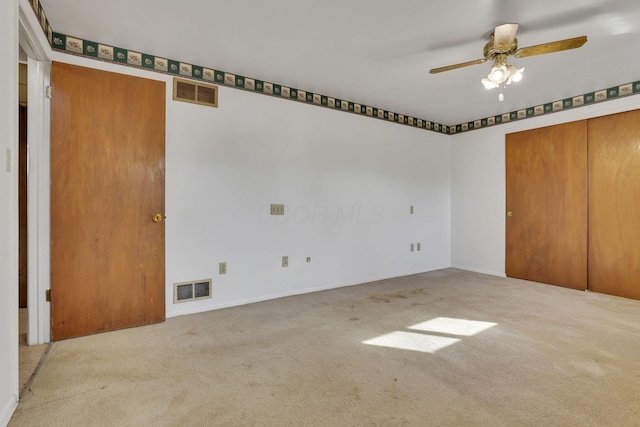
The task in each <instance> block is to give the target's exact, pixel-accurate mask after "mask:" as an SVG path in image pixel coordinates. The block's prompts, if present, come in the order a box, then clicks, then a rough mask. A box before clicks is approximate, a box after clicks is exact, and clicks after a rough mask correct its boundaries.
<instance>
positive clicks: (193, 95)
mask: <svg viewBox="0 0 640 427" xmlns="http://www.w3.org/2000/svg"><path fill="white" fill-rule="evenodd" d="M173 100H174V101H183V102H191V103H193V104H200V105H208V106H209V107H217V106H218V86H215V85H208V84H204V83H197V82H192V81H190V80H184V79H177V78H174V79H173Z"/></svg>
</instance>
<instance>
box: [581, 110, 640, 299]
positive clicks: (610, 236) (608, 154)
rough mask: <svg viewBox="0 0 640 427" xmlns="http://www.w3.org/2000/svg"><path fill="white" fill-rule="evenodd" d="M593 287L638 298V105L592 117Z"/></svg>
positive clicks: (590, 145)
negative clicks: (618, 112)
mask: <svg viewBox="0 0 640 427" xmlns="http://www.w3.org/2000/svg"><path fill="white" fill-rule="evenodd" d="M589 289H591V290H593V291H595V292H603V293H607V294H611V295H618V296H623V297H627V298H635V299H640V110H635V111H630V112H627V113H621V114H615V115H612V116H605V117H598V118H596V119H591V120H589Z"/></svg>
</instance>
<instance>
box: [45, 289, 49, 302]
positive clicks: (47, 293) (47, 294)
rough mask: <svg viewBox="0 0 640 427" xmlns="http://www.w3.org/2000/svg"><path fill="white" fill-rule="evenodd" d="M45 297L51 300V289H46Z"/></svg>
mask: <svg viewBox="0 0 640 427" xmlns="http://www.w3.org/2000/svg"><path fill="white" fill-rule="evenodd" d="M44 295H45V296H44V299H45V300H46V301H47V302H51V289H47V290H46V291H44Z"/></svg>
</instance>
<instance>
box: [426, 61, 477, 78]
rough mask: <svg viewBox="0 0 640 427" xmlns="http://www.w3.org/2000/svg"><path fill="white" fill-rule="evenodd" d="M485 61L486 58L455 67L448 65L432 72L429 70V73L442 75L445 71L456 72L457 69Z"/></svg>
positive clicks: (433, 69)
mask: <svg viewBox="0 0 640 427" xmlns="http://www.w3.org/2000/svg"><path fill="white" fill-rule="evenodd" d="M485 61H486V59H484V58H482V59H476V60H475V61H469V62H462V63H460V64H455V65H447V66H446V67H440V68H432V69H431V70H429V72H430V73H431V74H437V73H442V72H443V71H450V70H455V69H457V68H462V67H468V66H470V65H477V64H482V63H483V62H485Z"/></svg>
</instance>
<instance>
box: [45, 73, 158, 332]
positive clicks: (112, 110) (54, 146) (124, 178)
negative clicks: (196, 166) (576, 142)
mask: <svg viewBox="0 0 640 427" xmlns="http://www.w3.org/2000/svg"><path fill="white" fill-rule="evenodd" d="M51 80H52V86H53V94H54V95H53V99H52V102H51V335H52V339H54V340H59V339H64V338H70V337H76V336H80V335H87V334H94V333H97V332H104V331H110V330H114V329H121V328H127V327H131V326H139V325H144V324H148V323H154V322H160V321H162V320H164V318H165V271H164V223H163V222H162V221H160V222H153V221H152V217H153V215H155V214H160V215H161V216H160V218H162V216H163V215H164V163H165V83H164V82H159V81H154V80H146V79H141V78H137V77H131V76H126V75H122V74H115V73H108V72H104V71H98V70H93V69H89V68H83V67H77V66H74V65H68V64H61V63H56V62H54V63H53V66H52V72H51Z"/></svg>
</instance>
